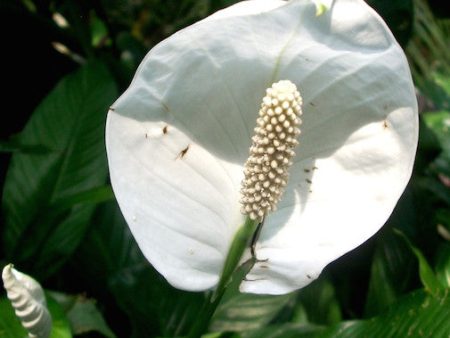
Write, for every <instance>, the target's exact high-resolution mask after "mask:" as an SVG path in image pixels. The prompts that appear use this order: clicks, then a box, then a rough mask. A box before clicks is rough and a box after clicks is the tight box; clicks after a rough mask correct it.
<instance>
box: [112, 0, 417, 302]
mask: <svg viewBox="0 0 450 338" xmlns="http://www.w3.org/2000/svg"><path fill="white" fill-rule="evenodd" d="M283 80H289V81H290V83H292V85H291V84H289V85H286V84H284V85H280V86H281V87H283V89H282V90H280V91H279V90H278V89H276V88H275V87H277V86H278V85H274V87H273V88H272V85H273V84H274V83H280V82H279V81H283ZM281 83H283V82H281ZM293 85H295V86H296V87H297V89H298V90H299V91H300V93H301V97H302V101H303V104H302V111H303V114H302V116H301V119H302V124H301V135H300V136H299V137H298V138H297V137H294V136H295V134H296V133H297V132H296V129H295V128H298V125H295V119H293V117H292V115H290V114H288V113H287V112H288V111H289V109H292V110H293V111H294V110H295V109H296V108H294V107H297V105H300V104H299V100H298V98H297V97H296V94H295V90H293V91H292V92H291V94H292V93H294V94H292V95H293V96H294V99H293V101H289V100H279V99H278V98H277V97H275V96H277V95H281V92H284V91H285V86H286V88H287V87H289V88H291V89H292V88H293V87H292V86H293ZM267 88H272V89H271V94H270V95H269V94H268V93H267V92H266V90H267ZM291 89H289V90H287V91H290V90H291ZM275 92H276V94H275ZM279 92H280V93H279ZM272 94H273V95H272ZM288 95H289V94H288V93H287V94H286V95H285V96H286V98H287V96H288ZM264 96H266V98H264V99H263V105H262V106H261V100H262V98H263V97H264ZM269 99H270V100H271V102H270V103H269ZM274 100H278V103H277V102H275V103H274ZM279 101H283V103H281V106H280V105H279V103H280V102H279ZM285 101H286V102H287V105H286V107H287V108H285V107H284V105H285V104H284V102H285ZM289 102H291V103H289ZM290 105H292V106H290ZM269 106H270V107H269ZM273 107H275V109H277V108H281V109H282V112H281V113H280V115H277V114H276V111H275V110H274V109H273ZM270 109H271V110H270ZM272 111H273V114H274V116H270V118H269V115H270V114H272ZM278 111H279V109H278ZM258 112H260V114H261V115H262V116H259V115H258ZM269 112H270V114H269ZM280 116H285V117H281V120H283V119H285V120H283V121H280V119H279V117H280ZM288 116H291V118H290V119H288ZM272 118H276V121H275V120H273V123H272ZM297 118H298V119H299V118H300V117H299V115H298V114H297ZM257 119H258V121H259V123H258V124H257V126H256V131H255V130H254V128H255V120H257ZM285 121H288V122H289V123H290V124H291V126H292V128H293V129H292V131H289V130H290V129H289V128H290V127H289V126H287V123H286V126H287V127H285V126H284V124H285ZM297 122H299V120H298V121H297ZM417 126H418V123H417V106H416V99H415V95H414V87H413V84H412V80H411V76H410V72H409V68H408V64H407V61H406V58H405V56H404V54H403V52H402V49H401V48H400V46H399V45H398V44H397V42H396V41H395V39H394V37H393V36H392V34H391V32H390V31H389V29H388V28H387V26H386V24H385V23H384V22H383V21H382V20H381V18H380V17H379V16H378V15H377V14H376V13H375V12H374V11H373V10H372V9H371V8H370V7H369V6H368V5H367V4H366V3H365V2H364V1H362V0H336V1H333V2H332V3H331V4H330V6H329V9H328V10H326V11H324V12H323V13H321V15H317V11H316V5H315V3H314V2H312V1H310V0H297V1H289V2H286V1H281V0H253V1H245V2H241V3H238V4H236V5H234V6H231V7H229V8H227V9H225V10H222V11H219V12H217V13H215V14H213V15H212V16H210V17H208V18H206V19H205V20H203V21H200V22H198V23H196V24H194V25H192V26H190V27H187V28H186V29H184V30H182V31H180V32H178V33H176V34H174V35H173V36H171V37H169V38H168V39H166V40H164V41H163V42H161V43H160V44H158V45H157V46H155V47H154V48H153V49H152V50H151V51H150V52H149V53H148V55H147V56H146V58H145V59H144V61H143V62H142V64H141V65H140V67H139V69H138V71H137V73H136V75H135V77H134V79H133V82H132V83H131V85H130V87H129V88H128V90H127V91H126V92H125V93H124V94H123V95H122V96H121V97H120V98H119V99H118V100H117V101H116V102H115V103H114V104H113V105H112V108H111V110H110V112H109V115H108V120H107V127H106V144H107V151H108V161H109V167H110V174H111V182H112V186H113V189H114V192H115V195H116V197H117V200H118V202H119V205H120V208H121V210H122V212H123V215H124V216H125V219H126V221H127V223H128V225H129V227H130V229H131V231H132V233H133V235H134V237H135V238H136V241H137V243H138V245H139V247H140V248H141V250H142V252H143V253H144V255H145V256H146V257H147V259H148V260H149V261H150V263H151V264H152V265H153V266H154V267H155V268H156V269H157V270H158V271H159V272H160V273H161V274H162V275H163V276H164V277H165V278H166V279H167V280H168V281H169V283H171V284H172V285H174V286H175V287H178V288H182V289H186V290H205V289H208V288H212V287H214V286H215V285H217V283H218V280H219V276H220V274H221V271H222V268H223V265H224V261H225V257H226V256H227V252H228V250H229V248H230V244H231V242H232V240H233V237H234V235H235V234H236V232H237V230H238V229H239V228H240V226H241V225H242V224H243V223H244V220H245V218H246V217H247V215H249V216H251V217H261V215H263V216H264V226H263V228H262V231H261V233H260V236H259V240H258V242H257V244H256V247H255V249H256V255H257V257H258V261H257V263H256V264H255V265H254V266H253V268H252V270H251V271H250V273H249V275H248V276H247V278H246V280H245V281H243V282H242V284H241V290H242V291H245V292H254V293H271V294H281V293H286V292H290V291H292V290H295V289H298V288H300V287H303V286H305V285H307V284H308V283H310V282H311V281H312V280H314V279H315V278H317V277H318V275H319V274H320V272H321V271H322V269H323V268H324V267H325V266H326V265H327V264H329V263H330V262H332V261H333V260H335V259H336V258H338V257H339V256H341V255H343V254H344V253H346V252H348V251H349V250H352V249H353V248H355V247H357V246H358V245H360V244H361V243H363V242H364V241H365V240H367V239H368V238H369V237H370V236H372V235H373V234H374V233H375V232H377V231H378V229H379V228H380V227H381V226H382V225H383V224H384V223H385V222H386V220H387V218H388V217H389V215H390V214H391V212H392V210H393V208H394V206H395V204H396V202H397V200H398V199H399V197H400V195H401V194H402V192H403V190H404V188H405V186H406V184H407V182H408V180H409V178H410V175H411V171H412V166H413V161H414V155H415V150H416V145H417V136H418V127H417ZM280 128H281V129H282V131H280V134H277V135H278V136H277V137H274V138H273V139H269V135H270V132H271V130H270V129H272V131H273V130H275V132H277V129H278V130H281V129H280ZM263 129H264V130H265V131H267V135H264V132H262V130H263ZM268 129H269V130H268ZM283 132H284V134H285V136H284V137H285V139H288V137H290V139H289V140H290V141H289V142H287V143H286V144H285V146H286V148H285V150H282V149H284V148H283V145H282V144H281V139H282V137H281V135H282V134H281V133H283ZM291 132H292V134H291ZM288 134H289V135H288ZM274 135H275V133H274ZM265 136H267V138H268V139H269V141H268V143H267V144H266V142H267V140H266V139H265ZM252 138H253V139H252ZM297 139H298V140H299V142H300V145H299V146H297V147H294V145H295V144H296V140H297ZM275 141H277V143H276V142H275ZM278 141H280V143H278ZM250 147H252V150H251V151H250V157H249V149H250ZM279 147H281V148H279ZM260 149H261V150H260ZM260 151H262V157H261V158H262V159H263V160H261V164H259V163H258V161H259V159H260V157H258V156H259V152H260ZM294 151H295V153H296V155H295V157H292V156H290V154H291V152H294ZM265 155H266V156H265ZM252 158H253V159H252ZM272 161H275V162H273V165H272ZM290 162H292V164H291V163H290ZM267 163H269V166H268V165H267ZM288 167H289V169H288ZM277 168H280V169H283V173H281V170H280V172H278V170H276V169H277ZM274 169H275V170H274ZM284 169H286V171H285V170H284ZM287 169H288V170H287ZM244 171H245V173H244ZM259 171H262V174H263V175H264V176H260V175H259V174H260V173H259ZM270 173H272V174H270ZM287 173H289V177H287ZM278 175H279V176H278ZM260 177H261V180H260ZM271 177H272V178H271ZM277 178H278V179H279V180H276V179H277ZM256 179H257V181H255V180H256ZM242 182H244V183H243V184H242ZM258 182H260V183H259V186H258V187H259V188H261V190H258V191H260V192H261V193H260V194H257V193H256V191H257V186H256V185H257V183H258ZM266 182H269V183H266ZM273 182H277V183H276V184H273V185H272V183H273ZM284 182H286V183H284ZM264 185H266V186H267V189H266V187H265V186H264ZM271 187H272V188H271ZM252 189H254V192H253V190H252ZM271 189H272V190H274V191H273V192H272V191H271ZM269 191H270V192H271V193H270V197H268V196H269V194H268V192H269ZM282 191H283V192H282ZM262 192H264V193H265V194H266V197H264V196H263V194H262ZM263 197H264V201H265V204H264V205H263V204H262V202H261V204H254V203H255V202H256V200H257V199H259V198H261V200H260V201H263ZM271 198H272V199H273V200H272V199H271ZM280 198H281V199H280ZM278 199H279V201H278V202H277V203H276V208H275V202H274V201H275V200H278ZM241 208H243V209H244V212H245V213H246V214H247V215H244V214H242V213H241ZM250 209H252V210H250ZM275 209H276V210H275ZM247 210H248V211H247ZM252 212H253V213H254V214H252Z"/></svg>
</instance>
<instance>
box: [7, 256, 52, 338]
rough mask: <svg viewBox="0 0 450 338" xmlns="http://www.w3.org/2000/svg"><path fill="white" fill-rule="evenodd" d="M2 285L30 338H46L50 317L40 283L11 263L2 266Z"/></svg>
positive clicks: (49, 330) (48, 332) (50, 325)
mask: <svg viewBox="0 0 450 338" xmlns="http://www.w3.org/2000/svg"><path fill="white" fill-rule="evenodd" d="M2 279H3V285H4V287H5V289H6V294H7V296H8V298H9V300H10V301H11V304H12V306H13V308H14V311H15V313H16V316H17V318H19V320H20V321H21V322H22V325H23V327H24V328H25V329H26V330H27V331H28V336H29V337H30V338H48V337H50V332H51V328H52V318H51V316H50V313H49V312H48V310H47V303H46V300H45V296H44V291H43V290H42V287H41V285H40V284H39V283H38V282H37V281H36V280H34V279H33V278H31V277H30V276H28V275H25V274H23V273H21V272H19V271H17V270H15V269H14V268H13V266H12V264H8V265H7V266H5V267H4V268H3V272H2Z"/></svg>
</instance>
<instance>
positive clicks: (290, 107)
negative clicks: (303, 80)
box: [241, 80, 302, 220]
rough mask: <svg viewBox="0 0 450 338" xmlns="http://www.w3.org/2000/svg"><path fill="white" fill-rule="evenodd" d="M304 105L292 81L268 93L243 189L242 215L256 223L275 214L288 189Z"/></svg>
mask: <svg viewBox="0 0 450 338" xmlns="http://www.w3.org/2000/svg"><path fill="white" fill-rule="evenodd" d="M301 104H302V99H301V97H300V93H299V92H298V90H297V87H296V86H295V84H293V83H292V82H291V81H288V80H284V81H279V82H277V83H274V84H273V85H272V87H271V88H268V89H267V90H266V96H265V97H264V99H263V102H262V104H261V109H260V111H259V117H258V119H257V121H256V123H257V126H256V128H255V136H253V138H252V141H253V144H252V146H251V147H250V157H249V158H248V160H247V161H246V162H245V167H244V174H245V177H244V180H243V181H242V189H241V194H242V199H241V203H242V209H241V212H242V213H243V214H245V215H248V216H249V217H250V218H251V219H253V220H256V219H262V218H263V217H264V216H265V215H267V214H268V213H269V212H270V211H274V210H275V209H276V205H277V203H278V202H279V201H280V199H281V196H282V194H283V191H284V188H285V187H286V184H287V180H288V177H289V173H288V169H289V167H290V166H291V165H292V159H293V157H294V155H295V152H294V147H295V146H296V145H297V144H298V141H297V136H298V135H299V134H300V129H299V128H298V127H299V126H300V123H301V120H300V115H301V112H302V110H301Z"/></svg>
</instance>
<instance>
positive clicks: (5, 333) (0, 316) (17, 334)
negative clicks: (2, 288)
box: [0, 297, 28, 338]
mask: <svg viewBox="0 0 450 338" xmlns="http://www.w3.org/2000/svg"><path fill="white" fill-rule="evenodd" d="M0 337H1V338H26V337H28V334H27V331H26V330H25V329H24V328H23V326H22V324H21V323H20V321H19V319H18V318H17V317H16V314H15V313H14V309H13V308H12V306H11V303H10V302H9V299H8V298H6V297H3V298H0Z"/></svg>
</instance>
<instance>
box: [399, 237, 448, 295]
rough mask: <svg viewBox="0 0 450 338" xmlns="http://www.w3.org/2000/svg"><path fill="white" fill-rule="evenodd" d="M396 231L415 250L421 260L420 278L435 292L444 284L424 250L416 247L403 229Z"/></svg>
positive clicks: (428, 288) (430, 290)
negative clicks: (440, 281) (429, 262)
mask: <svg viewBox="0 0 450 338" xmlns="http://www.w3.org/2000/svg"><path fill="white" fill-rule="evenodd" d="M394 232H395V233H396V234H397V235H399V236H400V237H402V238H403V239H404V240H405V242H406V243H407V244H408V247H409V248H410V250H411V251H412V252H413V254H414V255H415V256H416V258H417V260H418V262H419V276H420V280H421V281H422V284H423V286H424V287H425V289H426V290H427V291H429V292H432V293H435V292H437V291H438V290H440V289H441V288H442V286H443V285H441V283H439V280H438V279H437V278H436V275H435V273H434V271H433V269H432V268H431V266H430V265H429V264H428V261H427V259H426V258H425V256H424V255H423V254H422V252H421V251H420V250H419V249H418V248H416V247H415V246H414V245H413V244H412V243H411V242H410V240H409V239H408V237H406V236H405V234H403V233H402V232H401V231H399V230H397V229H394Z"/></svg>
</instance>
